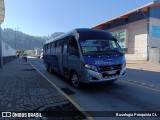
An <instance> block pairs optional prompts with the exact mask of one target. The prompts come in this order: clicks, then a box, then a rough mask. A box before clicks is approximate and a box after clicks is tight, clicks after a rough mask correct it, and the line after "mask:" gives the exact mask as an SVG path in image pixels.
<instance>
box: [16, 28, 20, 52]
mask: <svg viewBox="0 0 160 120" xmlns="http://www.w3.org/2000/svg"><path fill="white" fill-rule="evenodd" d="M18 29H19V28H15V50H16V49H17V40H16V39H17V30H18Z"/></svg>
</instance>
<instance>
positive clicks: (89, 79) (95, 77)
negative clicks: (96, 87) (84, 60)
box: [80, 67, 126, 83]
mask: <svg viewBox="0 0 160 120" xmlns="http://www.w3.org/2000/svg"><path fill="white" fill-rule="evenodd" d="M86 73H87V74H86ZM125 74H126V68H125V67H124V68H123V69H121V70H119V71H118V70H117V74H113V75H112V74H110V75H108V73H105V72H103V73H99V72H96V71H92V70H89V69H86V70H85V73H83V74H81V75H80V82H83V83H97V82H107V81H108V82H109V81H113V80H116V79H119V78H121V77H123V76H125Z"/></svg>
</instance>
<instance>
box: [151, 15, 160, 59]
mask: <svg viewBox="0 0 160 120" xmlns="http://www.w3.org/2000/svg"><path fill="white" fill-rule="evenodd" d="M152 26H159V27H160V19H158V18H150V42H149V44H150V50H149V58H150V61H152V62H160V37H154V36H153V35H152ZM159 34H160V32H159Z"/></svg>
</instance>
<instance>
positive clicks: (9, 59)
mask: <svg viewBox="0 0 160 120" xmlns="http://www.w3.org/2000/svg"><path fill="white" fill-rule="evenodd" d="M2 59H3V64H7V63H8V62H10V61H12V60H14V59H16V56H5V57H4V56H3V58H2Z"/></svg>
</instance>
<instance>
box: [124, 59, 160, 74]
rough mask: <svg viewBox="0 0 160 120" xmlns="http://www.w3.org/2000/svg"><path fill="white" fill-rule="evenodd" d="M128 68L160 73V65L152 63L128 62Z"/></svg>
mask: <svg viewBox="0 0 160 120" xmlns="http://www.w3.org/2000/svg"><path fill="white" fill-rule="evenodd" d="M126 67H127V68H131V69H139V70H147V71H154V72H160V63H159V64H158V63H153V62H150V61H140V60H127V65H126Z"/></svg>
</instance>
